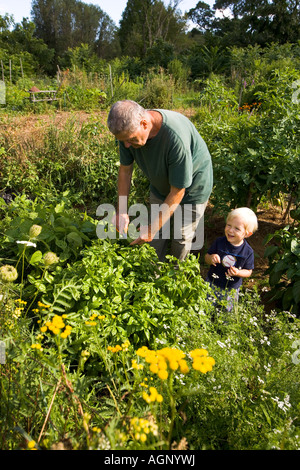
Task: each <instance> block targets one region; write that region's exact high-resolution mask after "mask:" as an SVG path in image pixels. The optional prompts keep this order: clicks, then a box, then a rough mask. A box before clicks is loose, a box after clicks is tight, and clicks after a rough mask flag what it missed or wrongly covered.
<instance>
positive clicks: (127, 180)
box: [115, 164, 133, 233]
mask: <svg viewBox="0 0 300 470" xmlns="http://www.w3.org/2000/svg"><path fill="white" fill-rule="evenodd" d="M132 171H133V164H131V165H120V168H119V175H118V208H117V214H116V221H115V222H116V227H117V229H118V230H119V232H120V233H123V231H124V232H127V230H128V225H129V216H128V213H127V212H128V197H129V192H130V186H131V177H132Z"/></svg>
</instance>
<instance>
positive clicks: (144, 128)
mask: <svg viewBox="0 0 300 470" xmlns="http://www.w3.org/2000/svg"><path fill="white" fill-rule="evenodd" d="M115 137H116V139H117V140H120V141H121V142H123V144H124V145H125V147H126V148H129V147H133V148H135V149H138V148H140V147H143V146H144V145H145V144H146V142H147V139H148V137H149V131H148V123H147V121H141V123H140V125H139V126H138V128H137V129H136V130H135V131H134V132H132V133H128V132H122V133H121V134H117V135H116V136H115Z"/></svg>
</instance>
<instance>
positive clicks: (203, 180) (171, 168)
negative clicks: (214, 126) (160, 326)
mask: <svg viewBox="0 0 300 470" xmlns="http://www.w3.org/2000/svg"><path fill="white" fill-rule="evenodd" d="M107 124H108V127H109V130H110V131H111V132H112V134H114V136H115V137H116V139H117V140H118V141H119V148H120V169H119V177H118V195H119V206H118V209H117V214H116V220H115V223H116V227H117V229H118V230H119V232H120V233H123V231H124V232H126V231H127V229H128V225H129V216H128V213H127V211H128V208H127V200H128V196H129V192H130V185H131V177H132V171H133V163H134V162H136V163H137V165H138V166H139V167H140V168H141V170H142V171H143V172H144V174H145V175H146V176H147V178H148V179H149V181H150V204H151V205H153V204H157V205H159V206H160V211H159V213H158V215H157V216H156V217H154V220H151V221H150V224H149V223H148V225H147V226H142V227H141V228H140V236H139V237H138V238H137V239H136V240H134V241H133V242H132V243H131V245H134V244H142V243H147V242H148V243H150V244H151V245H152V246H154V247H155V249H156V251H157V254H158V257H159V259H160V260H161V261H163V260H164V257H165V254H166V248H167V243H168V240H165V239H162V238H159V233H161V229H162V227H163V226H164V225H165V224H166V222H169V219H170V217H171V216H172V215H173V219H174V220H176V221H177V222H176V224H175V225H176V227H175V231H176V234H174V239H173V240H172V242H171V250H170V254H171V255H173V256H175V257H176V258H178V259H179V260H183V259H185V257H186V256H187V254H188V253H189V252H190V251H191V248H192V244H193V239H194V238H195V235H196V234H197V231H198V232H199V228H200V229H201V230H200V231H201V234H200V238H202V240H201V241H200V244H199V243H198V246H197V247H195V245H193V247H194V249H200V248H202V246H203V216H204V211H205V207H206V205H207V201H208V198H209V196H210V194H211V191H212V184H213V172H212V162H211V156H210V154H209V151H208V149H207V146H206V144H205V142H204V140H203V139H202V137H201V136H200V135H199V133H198V132H197V130H196V128H195V126H194V125H193V124H192V122H191V121H190V120H189V119H188V118H186V117H185V116H183V115H182V114H180V113H177V112H174V111H168V110H162V109H153V110H152V109H151V110H145V109H144V108H142V107H141V106H140V105H139V104H138V103H136V102H134V101H131V100H124V101H117V102H116V103H115V104H114V105H113V106H112V107H111V110H110V112H109V115H108V119H107ZM177 215H178V216H177ZM178 220H180V224H178ZM201 227H202V228H201ZM178 232H180V233H178ZM201 235H202V237H201ZM198 239H199V233H198ZM201 243H202V244H201ZM200 245H201V246H200Z"/></svg>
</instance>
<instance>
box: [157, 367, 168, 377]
mask: <svg viewBox="0 0 300 470" xmlns="http://www.w3.org/2000/svg"><path fill="white" fill-rule="evenodd" d="M157 375H158V377H159V378H160V379H161V380H166V379H167V378H168V376H169V374H168V372H167V371H166V370H163V369H160V370H159V371H158V373H157Z"/></svg>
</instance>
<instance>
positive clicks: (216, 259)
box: [204, 253, 221, 266]
mask: <svg viewBox="0 0 300 470" xmlns="http://www.w3.org/2000/svg"><path fill="white" fill-rule="evenodd" d="M204 259H205V262H206V263H207V264H209V265H210V264H212V265H213V266H216V264H218V263H221V258H220V256H219V255H218V254H217V253H213V254H212V255H210V254H208V253H206V255H205V257H204Z"/></svg>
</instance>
